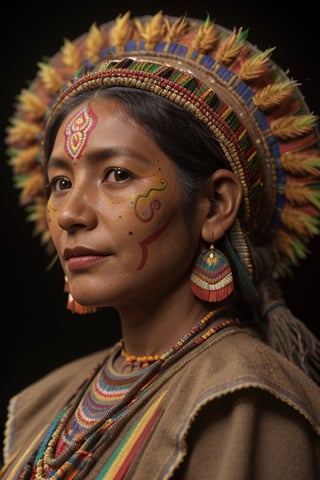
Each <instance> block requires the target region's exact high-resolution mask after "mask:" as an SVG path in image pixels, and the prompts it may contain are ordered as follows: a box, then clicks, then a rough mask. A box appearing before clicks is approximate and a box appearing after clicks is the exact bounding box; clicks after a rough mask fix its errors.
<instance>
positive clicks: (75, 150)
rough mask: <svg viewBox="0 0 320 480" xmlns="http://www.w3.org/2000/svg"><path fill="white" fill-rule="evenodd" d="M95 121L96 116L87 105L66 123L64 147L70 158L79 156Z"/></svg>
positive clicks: (73, 158)
mask: <svg viewBox="0 0 320 480" xmlns="http://www.w3.org/2000/svg"><path fill="white" fill-rule="evenodd" d="M96 123H97V116H96V114H95V113H94V111H93V110H92V108H91V107H90V106H88V105H85V106H84V107H83V108H82V109H81V110H79V112H77V113H76V114H75V115H74V116H73V117H72V118H71V120H70V122H69V123H68V125H67V127H66V129H65V132H64V136H65V142H64V149H65V152H66V154H67V155H68V157H69V158H71V160H75V159H78V158H80V157H81V155H82V152H83V150H84V148H85V146H86V145H87V143H88V140H89V134H90V132H91V131H92V130H93V128H94V127H95V125H96Z"/></svg>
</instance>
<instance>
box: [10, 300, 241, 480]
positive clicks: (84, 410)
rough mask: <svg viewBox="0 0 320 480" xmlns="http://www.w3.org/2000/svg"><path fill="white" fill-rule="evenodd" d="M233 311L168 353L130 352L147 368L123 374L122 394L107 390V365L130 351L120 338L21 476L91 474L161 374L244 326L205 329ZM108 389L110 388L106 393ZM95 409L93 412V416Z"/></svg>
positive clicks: (212, 317)
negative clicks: (208, 342) (146, 356)
mask: <svg viewBox="0 0 320 480" xmlns="http://www.w3.org/2000/svg"><path fill="white" fill-rule="evenodd" d="M228 313H229V312H228V311H227V310H226V309H225V308H222V307H221V308H218V309H216V310H213V311H211V312H209V313H208V314H206V315H205V316H204V317H203V318H202V319H201V320H200V321H199V322H198V324H197V325H195V326H194V327H192V328H191V329H190V331H189V332H188V333H187V334H186V335H184V336H183V337H182V338H181V339H180V340H179V341H178V342H177V343H176V344H175V345H174V346H172V347H171V348H170V349H169V350H168V351H167V352H165V353H164V354H162V355H159V356H158V355H157V356H152V358H149V359H148V360H147V361H146V360H145V359H144V358H143V360H141V359H140V357H136V358H133V356H130V358H129V359H128V361H129V363H130V364H133V363H134V362H137V363H138V364H139V365H140V366H141V369H140V370H139V371H133V372H131V373H130V374H128V375H122V376H123V379H124V380H123V382H122V385H120V387H119V389H118V391H117V392H116V390H117V388H115V389H112V388H110V385H108V386H107V388H105V387H106V384H104V383H105V374H104V368H106V369H110V362H111V365H112V362H114V361H115V359H116V358H117V357H118V356H119V355H124V353H122V351H123V342H122V341H120V342H119V343H118V344H117V345H116V346H115V348H114V351H113V353H112V354H111V355H110V356H108V357H107V359H106V360H105V362H104V363H103V366H101V365H99V366H98V367H97V368H96V369H95V370H94V372H93V373H92V375H91V376H90V377H89V378H88V379H86V381H85V382H84V383H83V384H82V385H81V387H80V388H79V390H78V392H77V393H76V394H75V396H74V397H73V398H72V399H71V401H70V402H69V404H67V405H66V406H65V408H64V409H63V410H62V411H61V412H60V414H59V415H58V416H57V417H56V419H55V420H54V422H53V423H52V425H51V427H50V428H49V430H48V431H47V433H46V434H45V436H44V438H43V439H42V441H41V443H40V446H39V447H38V449H37V450H36V451H35V452H33V454H32V455H31V457H30V458H29V460H28V462H27V464H26V466H25V467H24V468H23V470H22V471H21V473H20V475H19V477H18V478H19V480H33V479H35V480H44V479H48V478H50V479H52V480H62V479H64V478H73V479H75V478H76V479H77V480H81V479H83V478H85V476H86V474H87V472H88V471H89V470H90V469H91V468H92V467H93V465H94V463H95V462H96V461H97V459H99V457H100V455H101V454H102V453H103V452H104V450H105V449H106V448H107V447H108V446H109V445H110V444H111V443H112V441H113V439H114V438H116V436H117V433H116V432H117V430H118V429H119V428H120V427H121V425H123V424H124V423H126V421H127V419H128V418H129V417H130V416H131V407H132V406H133V405H137V404H138V403H139V400H141V399H142V398H143V397H144V395H145V394H146V392H148V386H150V384H152V382H153V381H154V380H155V379H156V378H157V377H158V376H159V374H160V373H161V372H162V371H164V369H167V368H168V367H169V366H170V365H171V364H172V363H174V362H175V361H176V360H177V359H178V358H180V357H181V356H183V355H185V354H186V353H187V352H189V351H190V350H192V349H194V348H195V347H196V346H197V345H199V344H201V343H203V342H204V341H206V340H207V339H208V338H210V337H211V336H212V335H214V334H215V333H217V332H218V331H220V330H222V329H224V328H226V327H229V326H233V325H238V324H239V321H238V319H235V318H226V319H225V320H222V321H221V322H220V323H218V324H215V325H212V326H210V327H209V328H207V329H206V328H205V327H207V326H208V324H209V323H211V322H213V321H216V320H217V319H218V318H221V317H222V316H225V317H227V315H228ZM108 365H109V367H108ZM111 369H112V367H111ZM106 371H107V370H106ZM108 371H109V370H108ZM119 376H121V375H119ZM123 388H124V390H122V389H123ZM102 390H104V392H103V395H102V396H101V391H102ZM120 390H121V392H120ZM119 392H120V393H119ZM116 393H118V394H119V395H118V398H115V397H116ZM89 411H90V412H92V415H91V414H90V415H89V417H88V412H89ZM71 472H72V473H71ZM70 474H71V476H70V477H69V475H70Z"/></svg>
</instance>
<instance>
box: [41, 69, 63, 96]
mask: <svg viewBox="0 0 320 480" xmlns="http://www.w3.org/2000/svg"><path fill="white" fill-rule="evenodd" d="M38 67H39V76H40V78H41V80H42V81H43V84H44V88H45V90H46V92H47V93H48V94H49V95H52V94H54V93H57V92H59V91H60V90H61V87H62V85H63V80H62V78H61V76H60V75H59V74H58V72H57V71H56V69H55V68H54V67H53V66H52V65H49V64H47V63H43V62H40V63H38Z"/></svg>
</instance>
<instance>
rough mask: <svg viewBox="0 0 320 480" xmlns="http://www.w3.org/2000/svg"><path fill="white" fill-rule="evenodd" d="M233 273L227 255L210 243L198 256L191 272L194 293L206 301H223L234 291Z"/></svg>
mask: <svg viewBox="0 0 320 480" xmlns="http://www.w3.org/2000/svg"><path fill="white" fill-rule="evenodd" d="M233 288H234V284H233V275H232V271H231V267H230V264H229V262H228V260H227V258H226V257H225V255H224V254H223V253H222V252H221V251H220V250H217V249H215V248H214V246H213V245H210V248H209V249H208V250H204V251H203V252H202V253H201V254H200V255H199V257H198V258H197V260H196V262H195V264H194V267H193V270H192V273H191V289H192V292H193V294H194V295H195V296H196V297H198V298H200V299H201V300H205V301H206V302H221V300H225V299H226V298H227V297H228V296H229V295H230V294H231V293H232V291H233Z"/></svg>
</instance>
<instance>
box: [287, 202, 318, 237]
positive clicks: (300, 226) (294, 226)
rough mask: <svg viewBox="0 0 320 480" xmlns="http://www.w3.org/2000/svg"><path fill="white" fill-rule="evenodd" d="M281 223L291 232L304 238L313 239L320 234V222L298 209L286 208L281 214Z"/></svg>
mask: <svg viewBox="0 0 320 480" xmlns="http://www.w3.org/2000/svg"><path fill="white" fill-rule="evenodd" d="M281 221H282V223H283V225H285V226H286V227H287V228H288V229H289V231H292V232H296V233H297V234H298V235H300V236H302V237H307V238H308V237H312V236H313V235H317V234H318V233H319V226H318V223H319V220H318V218H315V217H314V216H312V215H310V214H308V213H305V212H304V211H302V210H298V208H290V207H286V208H285V209H284V210H283V211H282V213H281Z"/></svg>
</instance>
